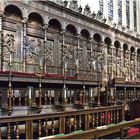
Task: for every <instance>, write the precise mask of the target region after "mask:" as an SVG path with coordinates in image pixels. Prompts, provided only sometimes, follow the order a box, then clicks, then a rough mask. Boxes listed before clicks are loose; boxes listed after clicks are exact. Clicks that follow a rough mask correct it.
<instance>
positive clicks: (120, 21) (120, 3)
mask: <svg viewBox="0 0 140 140" xmlns="http://www.w3.org/2000/svg"><path fill="white" fill-rule="evenodd" d="M118 22H119V23H120V24H122V0H118Z"/></svg>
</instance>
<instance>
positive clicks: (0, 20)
mask: <svg viewBox="0 0 140 140" xmlns="http://www.w3.org/2000/svg"><path fill="white" fill-rule="evenodd" d="M2 18H3V13H0V70H3V64H2V39H3V34H2V33H3V31H2Z"/></svg>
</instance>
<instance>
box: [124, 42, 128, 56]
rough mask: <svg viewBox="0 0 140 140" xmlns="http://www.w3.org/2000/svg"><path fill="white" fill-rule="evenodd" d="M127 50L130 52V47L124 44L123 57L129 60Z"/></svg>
mask: <svg viewBox="0 0 140 140" xmlns="http://www.w3.org/2000/svg"><path fill="white" fill-rule="evenodd" d="M127 50H128V45H127V44H126V43H125V44H123V57H124V58H127Z"/></svg>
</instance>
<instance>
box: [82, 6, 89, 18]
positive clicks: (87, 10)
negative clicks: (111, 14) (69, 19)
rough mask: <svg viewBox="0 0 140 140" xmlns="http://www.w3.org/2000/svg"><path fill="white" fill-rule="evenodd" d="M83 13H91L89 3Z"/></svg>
mask: <svg viewBox="0 0 140 140" xmlns="http://www.w3.org/2000/svg"><path fill="white" fill-rule="evenodd" d="M83 14H85V15H87V16H90V15H91V10H90V7H89V5H88V4H87V5H86V6H85V8H84V12H83Z"/></svg>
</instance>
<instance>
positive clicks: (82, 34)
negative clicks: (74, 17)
mask: <svg viewBox="0 0 140 140" xmlns="http://www.w3.org/2000/svg"><path fill="white" fill-rule="evenodd" d="M81 37H83V38H85V39H89V38H90V33H89V31H88V30H87V29H82V30H81Z"/></svg>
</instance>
